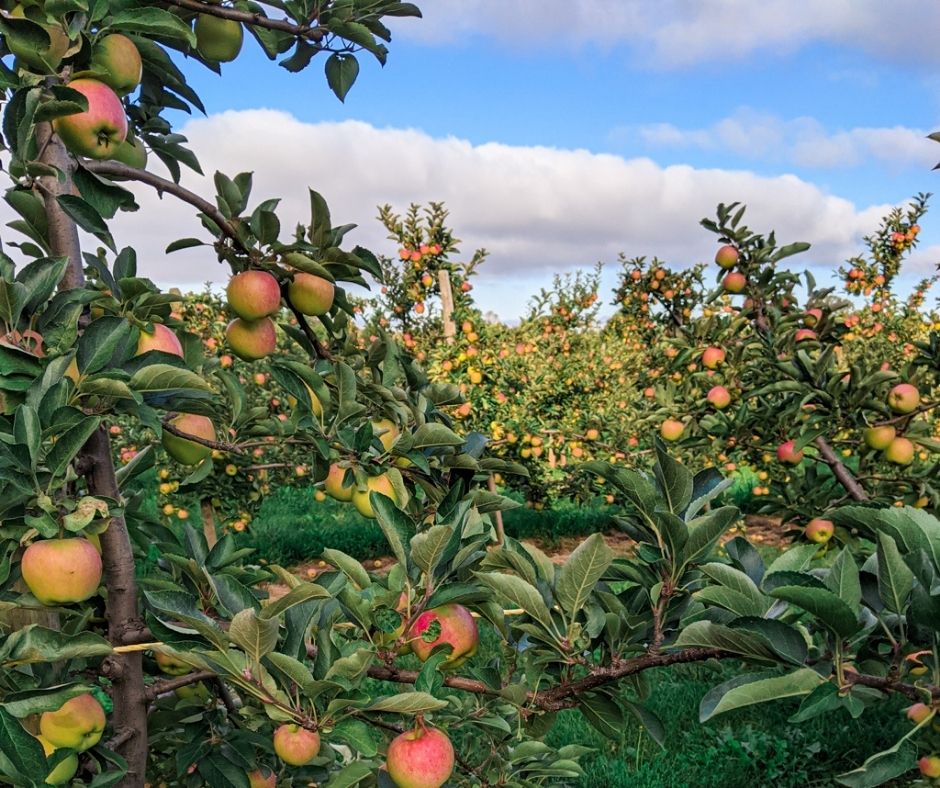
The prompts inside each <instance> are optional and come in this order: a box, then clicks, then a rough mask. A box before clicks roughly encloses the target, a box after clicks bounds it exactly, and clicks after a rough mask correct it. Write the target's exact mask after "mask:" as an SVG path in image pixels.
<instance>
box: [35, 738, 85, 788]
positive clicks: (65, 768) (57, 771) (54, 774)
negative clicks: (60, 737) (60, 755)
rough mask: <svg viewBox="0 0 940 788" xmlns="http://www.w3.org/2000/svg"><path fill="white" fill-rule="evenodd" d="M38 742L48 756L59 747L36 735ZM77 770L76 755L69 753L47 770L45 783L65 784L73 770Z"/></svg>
mask: <svg viewBox="0 0 940 788" xmlns="http://www.w3.org/2000/svg"><path fill="white" fill-rule="evenodd" d="M36 739H38V741H39V743H40V744H41V745H42V751H43V752H44V753H45V755H46V757H47V758H48V757H49V756H50V755H52V753H54V752H55V751H56V750H58V749H61V748H59V747H56V746H55V745H54V744H52V742H50V741H47V740H46V739H44V738H43V737H42V736H37V737H36ZM77 771H78V755H74V754H73V755H69V756H68V757H67V758H66V759H65V760H64V761H60V762H59V763H58V765H57V766H56V767H55V768H54V769H53V770H52V771H51V772H49V775H48V777H46V780H45V783H46V785H65V783H67V782H68V781H69V780H71V779H72V778H73V777H74V776H75V772H77Z"/></svg>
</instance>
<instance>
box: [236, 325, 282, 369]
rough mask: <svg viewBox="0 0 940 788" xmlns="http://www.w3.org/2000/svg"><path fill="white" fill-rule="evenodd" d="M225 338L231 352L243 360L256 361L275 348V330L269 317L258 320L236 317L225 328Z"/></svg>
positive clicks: (269, 353)
mask: <svg viewBox="0 0 940 788" xmlns="http://www.w3.org/2000/svg"><path fill="white" fill-rule="evenodd" d="M225 338H226V340H227V341H228V344H229V347H231V348H232V352H233V353H234V354H235V355H236V356H238V357H239V358H240V359H242V360H243V361H257V360H258V359H259V358H264V357H265V356H269V355H271V354H272V353H273V352H274V351H275V349H276V348H277V332H276V331H275V329H274V321H273V320H271V318H269V317H263V318H261V319H260V320H243V319H242V318H240V317H237V318H235V319H234V320H233V321H232V322H231V323H229V324H228V327H227V328H226V329H225Z"/></svg>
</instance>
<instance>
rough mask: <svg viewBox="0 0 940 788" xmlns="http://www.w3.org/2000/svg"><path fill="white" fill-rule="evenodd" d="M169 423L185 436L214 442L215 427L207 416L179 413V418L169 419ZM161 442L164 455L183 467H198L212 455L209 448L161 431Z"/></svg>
mask: <svg viewBox="0 0 940 788" xmlns="http://www.w3.org/2000/svg"><path fill="white" fill-rule="evenodd" d="M169 423H170V424H172V425H173V426H174V427H176V428H177V429H178V430H180V431H182V432H185V433H186V434H187V435H193V436H194V437H196V438H202V439H203V440H207V441H214V440H215V426H214V425H213V424H212V420H211V419H209V418H208V417H207V416H200V415H198V414H196V413H181V414H180V415H179V416H174V417H173V418H172V419H170V422H169ZM161 442H162V443H163V448H164V449H165V450H166V453H167V454H169V455H170V456H171V457H172V458H173V459H174V460H176V461H177V462H179V463H182V464H183V465H198V464H199V463H200V462H202V461H203V460H204V459H206V457H208V456H209V455H210V454H211V453H212V449H211V448H210V447H209V446H205V445H203V444H201V443H197V442H196V441H191V440H187V439H186V438H181V437H180V436H179V435H174V434H173V433H171V432H168V431H167V430H163V436H162V438H161Z"/></svg>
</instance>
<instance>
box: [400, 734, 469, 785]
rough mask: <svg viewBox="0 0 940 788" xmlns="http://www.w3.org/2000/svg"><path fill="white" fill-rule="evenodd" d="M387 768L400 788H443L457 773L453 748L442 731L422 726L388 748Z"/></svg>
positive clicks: (402, 736) (403, 735)
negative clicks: (455, 771)
mask: <svg viewBox="0 0 940 788" xmlns="http://www.w3.org/2000/svg"><path fill="white" fill-rule="evenodd" d="M385 768H386V769H387V770H388V775H389V777H391V778H392V780H393V781H394V783H395V785H397V786H398V788H440V786H442V785H443V784H444V783H446V782H447V781H448V780H449V779H450V776H451V774H453V771H454V746H453V745H452V744H451V743H450V739H449V738H447V734H445V733H444V732H443V731H442V730H440V729H439V728H431V727H427V726H425V725H424V724H423V723H419V724H418V726H417V727H416V728H415V729H414V730H410V731H405V732H404V733H402V734H399V735H398V736H396V737H395V738H394V739H392V741H391V742H389V745H388V752H387V753H386V756H385Z"/></svg>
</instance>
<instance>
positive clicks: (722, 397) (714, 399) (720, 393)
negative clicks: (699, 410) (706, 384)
mask: <svg viewBox="0 0 940 788" xmlns="http://www.w3.org/2000/svg"><path fill="white" fill-rule="evenodd" d="M705 399H706V400H707V401H708V404H709V405H711V406H712V407H713V408H716V409H717V410H724V409H725V408H727V407H728V406H729V405H730V404H731V394H730V393H728V389H726V388H725V387H724V386H715V387H713V388H712V389H710V390H709V392H708V394H706V395H705Z"/></svg>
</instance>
